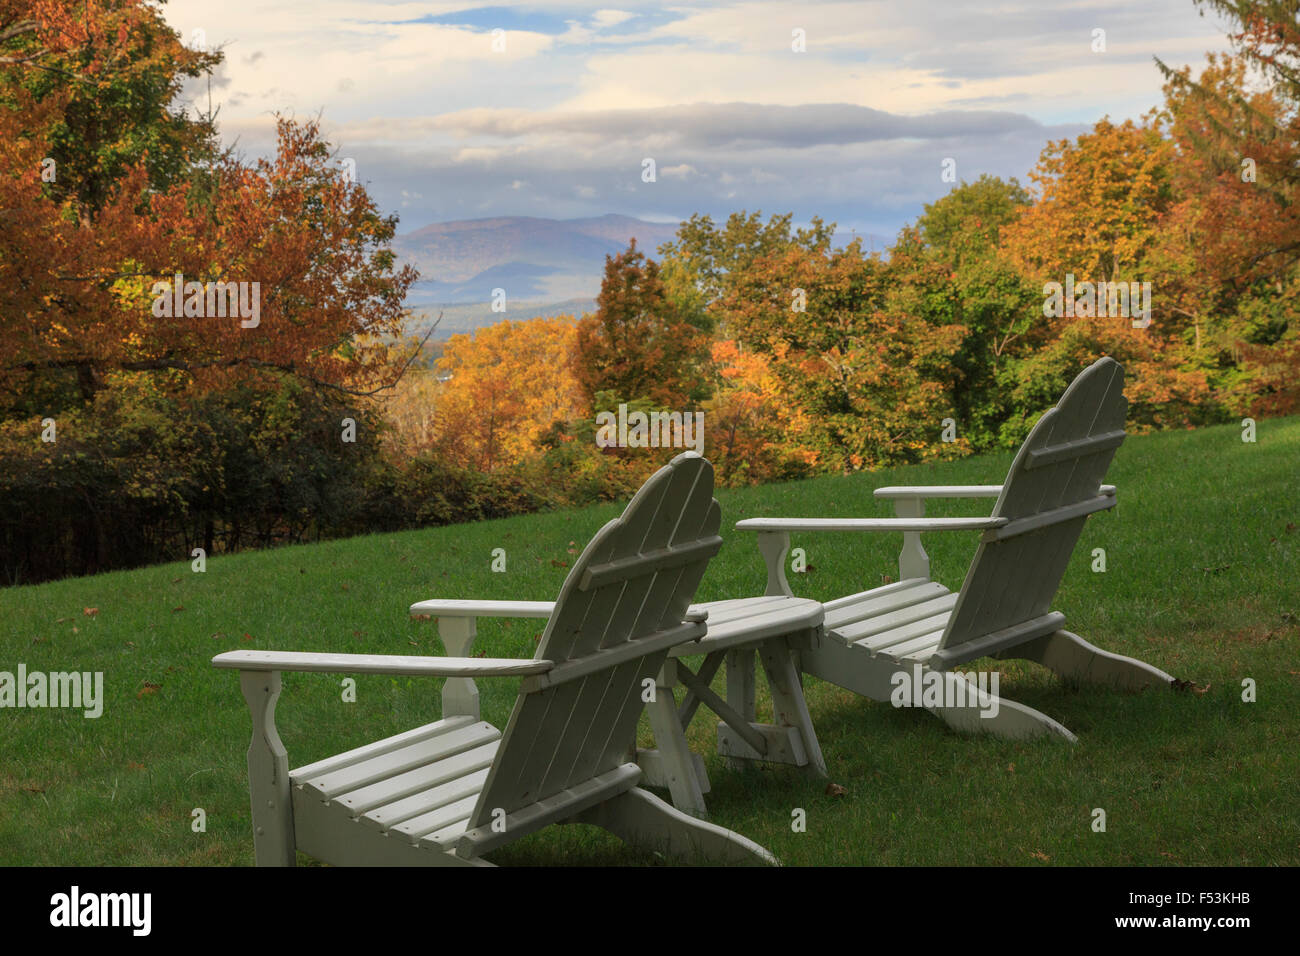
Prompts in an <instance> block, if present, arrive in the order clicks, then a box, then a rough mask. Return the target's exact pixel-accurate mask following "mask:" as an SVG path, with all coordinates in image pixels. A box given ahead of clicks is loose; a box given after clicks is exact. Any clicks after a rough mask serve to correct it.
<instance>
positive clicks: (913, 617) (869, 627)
mask: <svg viewBox="0 0 1300 956" xmlns="http://www.w3.org/2000/svg"><path fill="white" fill-rule="evenodd" d="M956 603H957V595H955V594H942V595H940V596H939V597H936V598H931V599H930V600H928V601H922V602H920V603H919V604H912V605H909V606H908V607H905V608H899V609H898V610H896V611H889V612H888V613H885V614H876V615H873V616H872V617H869V618H866V619H864V620H861V621H856V622H854V623H853V624H845V625H843V626H841V627H837V628H836V629H835V632H836V633H837V634H838V635H839V636H840V637H841V638H842V639H843V640H846V641H852V642H854V643H860V642H861V641H863V640H864V639H870V638H872V637H875V636H876V635H879V634H885V633H888V632H890V631H895V630H897V629H898V628H900V627H903V626H905V625H908V624H912V623H914V622H916V621H920V620H925V619H928V618H932V617H935V616H936V615H942V616H943V617H944V618H945V620H946V619H947V615H948V614H949V612H951V611H952V609H953V606H954V605H955V604H956Z"/></svg>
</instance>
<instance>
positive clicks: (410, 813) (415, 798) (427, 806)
mask: <svg viewBox="0 0 1300 956" xmlns="http://www.w3.org/2000/svg"><path fill="white" fill-rule="evenodd" d="M494 753H495V748H494ZM488 763H489V765H490V764H491V759H490V758H489V760H488ZM487 775H488V768H487V767H481V768H479V769H477V770H475V771H474V772H472V773H467V774H464V775H463V776H459V777H453V778H451V779H448V780H444V781H442V782H441V783H439V784H438V785H437V786H433V787H430V788H428V789H427V790H421V791H419V792H418V793H413V794H411V795H409V796H407V797H403V798H402V799H400V800H394V801H392V802H391V803H386V804H384V805H383V806H380V807H376V808H374V809H373V810H370V811H369V812H367V813H365V814H363V815H362V816H361V818H360V822H361V824H362V825H363V826H366V827H369V828H371V829H377V830H381V831H385V832H386V831H388V830H389V829H391V828H392V827H395V826H397V824H399V823H405V822H406V821H408V820H412V819H414V818H415V817H418V816H424V815H428V814H432V813H433V812H434V811H435V810H440V809H442V808H443V807H445V806H447V805H448V804H452V803H456V802H457V801H460V800H469V799H471V798H473V799H477V798H478V795H479V792H480V791H482V789H483V784H484V783H486V782H487ZM471 809H473V804H472V803H471V804H470V806H469V807H468V808H467V809H466V811H465V817H466V818H468V817H469V811H470V810H471Z"/></svg>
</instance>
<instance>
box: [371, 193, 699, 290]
mask: <svg viewBox="0 0 1300 956" xmlns="http://www.w3.org/2000/svg"><path fill="white" fill-rule="evenodd" d="M677 228H678V225H677V224H676V223H655V222H646V221H644V220H641V219H634V218H632V217H630V216H620V215H614V214H610V215H605V216H598V217H595V218H587V219H539V218H535V217H531V216H510V217H498V218H493V219H468V220H457V221H454V222H445V223H434V224H432V225H429V226H425V227H424V228H422V229H417V230H415V231H414V232H410V233H407V234H406V235H402V236H397V237H396V238H395V239H394V240H393V250H394V251H395V252H396V253H397V255H398V257H399V258H400V259H401V260H402V261H403V262H405V263H409V264H411V265H413V266H415V267H416V268H417V269H419V270H420V275H421V279H420V281H419V282H418V283H417V284H416V285H415V286H414V287H413V288H412V289H411V292H410V294H409V295H408V297H407V302H408V304H409V305H410V306H412V308H419V309H430V308H433V307H434V306H437V305H452V304H458V305H467V304H470V303H475V302H484V303H487V302H489V301H490V300H491V298H492V294H493V290H494V289H504V290H505V294H506V298H507V303H509V301H510V300H511V299H514V300H519V301H520V302H523V301H529V302H532V303H550V302H561V301H565V300H569V299H593V298H595V296H596V293H598V292H599V291H600V279H601V276H602V274H603V273H604V269H605V256H607V255H616V254H618V253H619V252H622V251H623V250H624V249H626V248H627V244H628V242H629V241H630V240H631V239H632V238H633V237H635V238H636V240H637V245H638V246H639V247H640V248H643V249H645V250H646V251H647V252H650V253H653V252H654V251H655V249H656V248H657V247H658V246H659V245H660V244H661V243H664V242H667V241H669V240H670V239H672V238H673V236H675V235H676V234H677Z"/></svg>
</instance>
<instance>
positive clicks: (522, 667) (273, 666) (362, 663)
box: [212, 651, 555, 677]
mask: <svg viewBox="0 0 1300 956" xmlns="http://www.w3.org/2000/svg"><path fill="white" fill-rule="evenodd" d="M212 664H213V666H214V667H225V668H229V669H232V670H241V671H304V672H309V673H319V674H396V675H407V676H416V675H423V676H426V677H494V676H495V677H509V676H515V675H525V676H526V675H528V674H544V673H546V672H547V671H549V670H550V669H551V668H552V667H554V666H555V665H554V664H553V663H552V662H551V661H540V660H531V659H530V660H515V659H512V658H497V657H414V656H412V657H407V656H405V655H401V654H317V653H312V652H309V651H226V653H224V654H218V655H217V656H216V657H214V658H213V659H212Z"/></svg>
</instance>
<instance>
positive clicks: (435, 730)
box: [289, 715, 479, 783]
mask: <svg viewBox="0 0 1300 956" xmlns="http://www.w3.org/2000/svg"><path fill="white" fill-rule="evenodd" d="M477 723H479V721H478V719H477V718H475V717H470V716H468V715H460V716H456V717H446V718H444V719H442V720H438V721H434V722H433V723H431V724H425V725H424V726H423V727H416V728H415V729H414V730H408V731H407V732H406V733H404V734H397V735H396V736H394V737H388V738H385V739H384V740H378V741H376V742H375V743H373V744H366V745H365V746H364V747H357V748H356V749H355V750H349V751H348V752H347V753H341V754H337V755H335V756H333V757H326V758H325V759H324V760H317V761H316V762H315V763H309V764H307V765H306V766H304V767H299V768H298V769H296V770H291V771H289V779H290V780H292V781H293V782H294V783H301V782H302V781H303V780H309V779H311V778H312V777H319V776H321V775H322V774H326V773H329V772H330V771H332V770H339V769H342V768H343V767H348V766H351V765H352V764H356V763H360V762H361V761H363V760H368V759H369V758H371V757H377V756H379V755H380V754H386V753H391V752H392V751H394V750H399V749H401V748H402V747H405V746H406V745H408V744H413V743H418V742H419V741H421V740H428V739H430V738H431V737H437V736H440V735H442V734H446V733H450V732H451V731H453V730H459V729H460V728H462V727H468V726H470V725H471V724H477Z"/></svg>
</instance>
